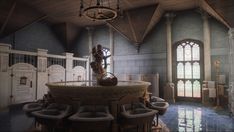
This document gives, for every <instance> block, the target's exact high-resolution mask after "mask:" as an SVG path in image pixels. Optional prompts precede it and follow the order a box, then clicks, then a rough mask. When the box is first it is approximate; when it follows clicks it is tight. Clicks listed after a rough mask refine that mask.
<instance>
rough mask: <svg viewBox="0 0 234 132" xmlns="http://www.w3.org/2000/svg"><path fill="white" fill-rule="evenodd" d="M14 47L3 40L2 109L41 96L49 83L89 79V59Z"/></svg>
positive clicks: (0, 49) (0, 68)
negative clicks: (14, 48)
mask: <svg viewBox="0 0 234 132" xmlns="http://www.w3.org/2000/svg"><path fill="white" fill-rule="evenodd" d="M47 51H48V50H45V49H37V52H28V51H18V50H12V49H11V45H9V44H3V43H0V108H3V107H6V106H8V105H10V104H16V103H23V102H28V101H33V100H37V99H41V98H42V97H43V95H44V94H46V93H47V92H48V88H47V86H46V85H45V84H46V83H47V82H58V81H73V80H74V81H76V80H78V79H80V80H88V78H89V71H88V70H89V68H88V67H89V60H88V58H78V57H73V53H64V54H63V55H52V54H47Z"/></svg>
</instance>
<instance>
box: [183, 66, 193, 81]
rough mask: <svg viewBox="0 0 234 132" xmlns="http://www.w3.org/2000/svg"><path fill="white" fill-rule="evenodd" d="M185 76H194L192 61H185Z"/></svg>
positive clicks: (188, 77) (187, 77)
mask: <svg viewBox="0 0 234 132" xmlns="http://www.w3.org/2000/svg"><path fill="white" fill-rule="evenodd" d="M185 78H186V79H190V78H192V68H191V63H189V62H186V63H185Z"/></svg>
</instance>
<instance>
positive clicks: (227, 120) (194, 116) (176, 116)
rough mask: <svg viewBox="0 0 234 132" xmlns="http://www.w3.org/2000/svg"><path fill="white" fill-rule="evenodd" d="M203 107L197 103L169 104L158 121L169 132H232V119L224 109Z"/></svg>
mask: <svg viewBox="0 0 234 132" xmlns="http://www.w3.org/2000/svg"><path fill="white" fill-rule="evenodd" d="M214 108H215V107H205V106H203V105H202V104H199V103H188V102H178V103H175V104H170V107H169V108H168V110H167V112H166V113H165V115H163V116H161V117H160V119H161V120H162V121H163V122H164V123H165V124H166V125H167V127H168V128H169V129H170V131H179V132H183V131H187V132H191V131H194V132H198V131H209V132H213V131H214V132H216V131H218V132H224V131H226V132H229V131H230V132H234V118H233V117H230V114H229V111H227V110H225V109H221V110H220V109H219V110H217V109H214Z"/></svg>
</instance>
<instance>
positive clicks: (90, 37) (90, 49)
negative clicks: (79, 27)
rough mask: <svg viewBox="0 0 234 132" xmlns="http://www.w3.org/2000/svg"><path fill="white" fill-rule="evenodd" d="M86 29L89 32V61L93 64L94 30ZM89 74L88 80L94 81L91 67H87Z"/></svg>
mask: <svg viewBox="0 0 234 132" xmlns="http://www.w3.org/2000/svg"><path fill="white" fill-rule="evenodd" d="M86 29H87V30H88V44H89V55H90V57H89V61H88V62H91V61H92V60H93V56H92V55H91V53H92V48H93V28H92V27H86ZM87 68H88V69H87V70H88V71H90V72H89V76H88V80H92V79H93V76H92V75H93V71H92V69H91V67H90V66H88V67H87Z"/></svg>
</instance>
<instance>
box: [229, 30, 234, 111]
mask: <svg viewBox="0 0 234 132" xmlns="http://www.w3.org/2000/svg"><path fill="white" fill-rule="evenodd" d="M228 33H229V44H230V47H229V49H230V50H229V67H230V71H229V92H228V96H229V97H228V98H229V104H230V111H231V112H232V114H234V28H231V29H229V32H228Z"/></svg>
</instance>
